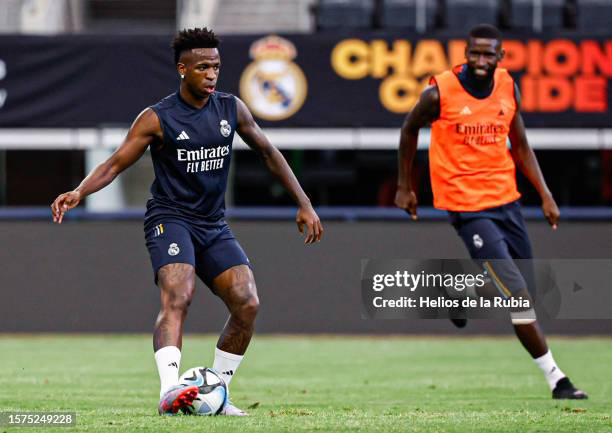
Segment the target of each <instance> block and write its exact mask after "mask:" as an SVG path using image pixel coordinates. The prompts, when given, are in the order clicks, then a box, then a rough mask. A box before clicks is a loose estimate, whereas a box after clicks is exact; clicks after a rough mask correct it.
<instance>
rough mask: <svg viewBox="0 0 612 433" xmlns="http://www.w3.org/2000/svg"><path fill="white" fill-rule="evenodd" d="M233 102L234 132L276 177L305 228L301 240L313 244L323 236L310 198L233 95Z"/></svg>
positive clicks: (282, 158) (302, 227)
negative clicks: (235, 118)
mask: <svg viewBox="0 0 612 433" xmlns="http://www.w3.org/2000/svg"><path fill="white" fill-rule="evenodd" d="M236 105H237V110H238V128H237V130H236V132H238V135H240V137H241V138H242V139H243V140H244V142H245V143H246V144H247V145H248V146H249V147H250V148H251V149H253V150H255V151H256V152H257V153H259V155H260V156H261V157H262V159H263V160H264V162H265V164H266V166H267V167H268V170H270V172H271V173H272V174H274V176H275V177H276V178H277V179H278V180H280V182H281V183H282V184H283V186H284V187H285V188H286V189H287V191H289V193H290V194H291V196H292V197H293V199H294V200H295V202H296V203H297V205H298V207H299V209H298V214H297V217H296V222H297V225H298V229H299V230H300V232H301V233H303V232H304V231H303V230H304V225H306V226H307V227H308V236H307V237H306V240H305V242H306V243H313V242H317V241H320V240H321V236H322V235H323V226H322V225H321V221H320V220H319V217H318V216H317V214H316V212H315V211H314V209H313V208H312V205H311V203H310V199H309V198H308V196H307V195H306V193H305V192H304V190H303V189H302V187H301V186H300V183H299V182H298V180H297V178H296V177H295V175H294V174H293V171H291V168H290V167H289V164H287V161H286V160H285V157H284V156H283V154H282V153H280V151H279V150H278V149H277V148H276V147H274V146H272V144H270V141H269V140H268V138H267V137H266V136H265V134H264V133H263V132H262V130H261V128H260V127H259V125H258V124H257V123H256V122H255V119H253V116H252V114H251V112H250V111H249V109H248V108H247V106H246V105H245V104H244V102H242V101H241V100H240V99H239V98H236Z"/></svg>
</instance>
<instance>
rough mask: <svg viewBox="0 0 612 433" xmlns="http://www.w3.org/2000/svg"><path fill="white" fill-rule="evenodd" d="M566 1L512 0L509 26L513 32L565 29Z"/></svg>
mask: <svg viewBox="0 0 612 433" xmlns="http://www.w3.org/2000/svg"><path fill="white" fill-rule="evenodd" d="M564 3H565V2H564V0H539V1H538V0H512V2H511V4H510V13H509V17H508V26H509V27H510V28H511V29H512V30H534V31H542V30H547V29H561V28H563V9H564Z"/></svg>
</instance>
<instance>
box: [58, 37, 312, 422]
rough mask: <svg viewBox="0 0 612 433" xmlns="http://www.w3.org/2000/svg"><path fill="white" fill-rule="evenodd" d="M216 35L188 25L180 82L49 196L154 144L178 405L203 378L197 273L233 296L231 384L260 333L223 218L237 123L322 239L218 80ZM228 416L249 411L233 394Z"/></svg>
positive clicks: (159, 358) (61, 199)
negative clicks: (194, 369)
mask: <svg viewBox="0 0 612 433" xmlns="http://www.w3.org/2000/svg"><path fill="white" fill-rule="evenodd" d="M218 45H219V40H218V38H217V37H216V36H215V34H214V33H213V32H212V31H209V30H207V29H205V28H204V29H197V28H196V29H191V30H183V31H181V32H179V33H178V35H177V36H176V37H175V39H174V41H173V44H172V46H173V49H174V57H175V63H176V65H177V71H178V74H179V76H180V88H179V90H178V91H177V92H176V93H174V94H172V95H170V96H168V97H166V98H164V99H162V100H161V101H160V102H158V103H157V104H155V105H153V106H151V107H149V108H147V109H145V110H144V111H143V112H142V113H140V114H139V115H138V117H137V118H136V120H135V121H134V123H133V124H132V126H131V128H130V130H129V132H128V134H127V136H126V138H125V140H124V141H123V143H122V144H121V146H120V147H119V148H118V149H117V150H116V151H115V152H114V153H113V155H111V156H110V158H109V159H108V160H107V161H105V162H103V163H102V164H100V165H99V166H97V167H96V168H95V169H94V170H93V171H92V172H91V173H90V174H89V175H88V176H87V177H86V178H85V179H84V180H83V181H82V182H81V184H80V185H79V186H78V187H77V188H76V189H75V190H74V191H70V192H67V193H64V194H61V195H59V196H58V197H57V198H56V199H55V201H54V202H53V204H52V205H51V208H52V213H53V221H54V222H57V223H60V224H61V222H62V219H63V216H64V214H65V213H66V212H67V211H68V210H70V209H72V208H74V207H75V206H77V205H78V204H79V202H80V201H81V200H82V199H83V198H84V197H86V196H87V195H89V194H92V193H94V192H96V191H98V190H100V189H102V188H104V187H105V186H106V185H108V184H109V183H111V182H112V181H113V179H115V177H117V175H119V173H121V172H122V171H123V170H125V169H126V168H128V167H129V166H131V165H132V164H133V163H134V162H136V161H137V160H138V159H139V158H140V157H141V156H142V154H143V153H144V152H145V150H146V149H147V148H148V147H150V149H151V158H152V160H153V167H154V171H155V181H154V182H153V185H152V186H151V194H152V198H151V199H150V200H149V201H148V202H147V210H146V214H145V224H144V229H145V238H146V244H147V248H148V250H149V254H150V256H151V262H152V265H153V271H154V277H155V282H156V283H157V285H158V286H159V287H160V289H161V310H160V312H159V315H158V317H157V321H156V323H155V332H154V336H153V346H154V350H155V361H156V364H157V368H158V372H159V376H160V382H161V388H160V403H159V407H158V411H159V413H160V414H162V415H172V414H176V413H177V412H178V411H179V410H180V409H181V408H183V407H185V406H186V405H189V404H190V403H191V402H192V401H193V399H194V398H195V396H196V394H197V387H193V386H192V387H186V386H181V385H178V375H179V366H180V360H181V351H180V350H181V345H182V329H183V322H184V319H185V316H186V315H187V310H188V307H189V304H190V303H191V300H192V297H193V294H194V290H195V277H196V275H197V276H198V277H199V278H200V279H201V280H202V281H203V282H204V283H206V285H208V287H209V288H210V289H211V290H212V291H213V293H215V295H217V296H219V297H220V298H221V299H222V300H223V302H224V303H225V304H226V306H227V308H228V310H229V312H230V317H229V319H228V321H227V323H226V324H225V327H224V329H223V331H222V333H221V336H220V337H219V341H218V342H217V347H216V349H215V360H214V364H213V368H214V369H216V370H217V371H218V372H219V373H220V374H221V375H222V377H223V379H224V380H225V381H226V383H227V384H228V385H229V383H230V381H231V379H232V377H233V376H234V374H235V373H236V370H237V368H238V366H239V364H240V362H241V361H242V358H243V356H244V353H245V351H246V349H247V347H248V345H249V342H250V340H251V336H252V334H253V324H254V321H255V316H256V315H257V311H258V309H259V300H258V297H257V290H256V287H255V281H254V278H253V273H252V272H251V269H250V265H249V260H248V258H247V256H246V255H245V253H244V251H243V250H242V248H241V247H240V245H239V244H238V242H237V241H236V239H235V238H234V236H233V234H232V232H231V230H230V229H229V227H228V225H227V223H226V222H225V220H224V211H225V201H224V195H225V190H226V185H227V176H228V171H229V164H230V159H231V148H232V139H233V136H234V132H238V134H239V135H240V137H241V138H242V139H243V140H244V141H245V142H246V143H247V144H248V145H249V146H250V147H251V148H252V149H254V150H255V151H257V152H258V153H259V154H260V155H261V157H262V158H263V160H264V161H265V163H266V166H267V167H268V169H269V170H270V171H271V172H272V173H273V174H274V175H275V176H276V177H277V178H278V179H279V180H280V181H281V182H282V183H283V185H284V186H285V187H286V188H287V190H288V191H289V192H290V193H291V195H292V197H293V199H294V200H295V202H296V203H297V204H298V206H299V209H298V211H297V216H296V222H297V224H298V228H299V230H300V232H302V233H303V232H304V226H306V230H307V232H306V238H305V243H307V244H310V243H314V242H318V241H319V240H320V239H321V236H322V234H323V227H322V225H321V222H320V220H319V217H318V216H317V214H316V212H315V211H314V209H313V207H312V205H311V204H310V200H309V199H308V197H307V196H306V194H305V193H304V191H303V190H302V188H301V187H300V185H299V183H298V181H297V179H296V177H295V175H294V174H293V172H292V171H291V169H290V168H289V166H288V164H287V162H286V161H285V159H284V157H283V156H282V154H281V153H280V152H279V151H278V150H277V149H276V148H275V147H273V146H272V145H271V144H270V142H269V141H268V139H267V138H266V136H265V135H264V134H263V133H262V131H261V130H260V128H259V126H258V125H257V124H256V123H255V121H254V119H253V116H252V115H251V113H250V112H249V110H248V108H247V107H246V105H245V104H244V103H243V102H242V101H241V100H240V99H238V98H237V97H235V96H233V95H230V94H226V93H221V92H217V91H216V89H215V86H216V83H217V79H218V77H219V69H220V66H221V62H220V57H219V51H218ZM222 414H223V415H236V416H241V415H246V413H245V412H244V411H242V410H240V409H238V408H236V407H235V406H234V405H232V404H231V403H228V404H227V405H226V406H225V407H224V409H223V411H222Z"/></svg>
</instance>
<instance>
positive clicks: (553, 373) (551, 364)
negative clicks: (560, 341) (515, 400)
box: [533, 350, 565, 391]
mask: <svg viewBox="0 0 612 433" xmlns="http://www.w3.org/2000/svg"><path fill="white" fill-rule="evenodd" d="M533 361H534V362H535V363H536V364H537V365H538V367H540V370H542V373H544V378H546V381H547V382H548V386H549V387H550V389H551V391H552V390H553V389H555V385H557V382H558V381H559V379H563V378H564V377H565V374H564V373H563V372H562V371H561V369H560V368H559V367H558V366H557V363H556V362H555V360H554V359H553V356H552V352H551V351H550V350H549V351H548V352H546V353H545V354H544V355H542V356H540V357H539V358H535V359H534V360H533Z"/></svg>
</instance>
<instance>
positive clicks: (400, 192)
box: [395, 186, 418, 220]
mask: <svg viewBox="0 0 612 433" xmlns="http://www.w3.org/2000/svg"><path fill="white" fill-rule="evenodd" d="M417 204H418V202H417V197H416V194H415V193H414V191H413V190H412V189H409V188H406V187H402V186H398V187H397V192H396V193H395V206H397V207H398V208H400V209H404V210H405V211H406V212H408V213H409V214H410V216H411V217H412V219H413V220H416V219H417Z"/></svg>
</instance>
